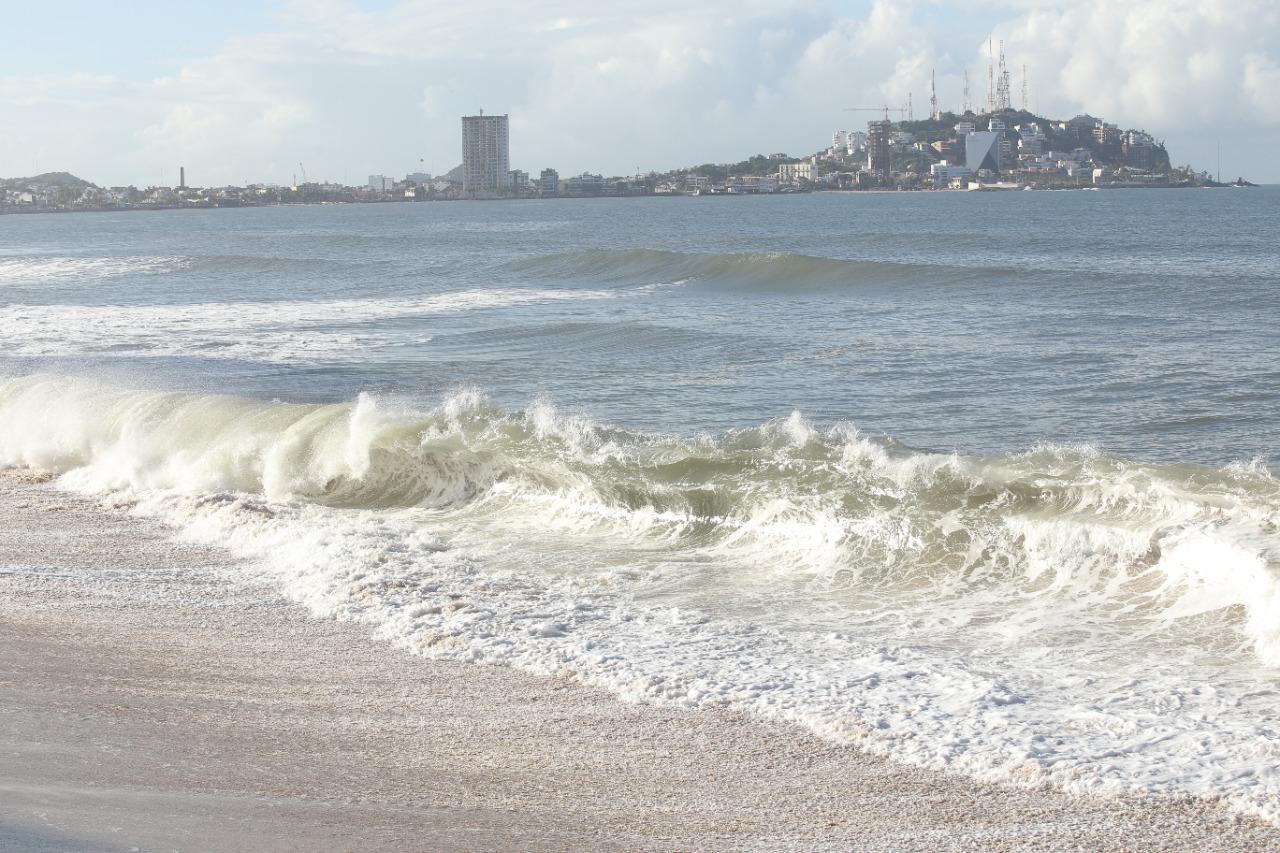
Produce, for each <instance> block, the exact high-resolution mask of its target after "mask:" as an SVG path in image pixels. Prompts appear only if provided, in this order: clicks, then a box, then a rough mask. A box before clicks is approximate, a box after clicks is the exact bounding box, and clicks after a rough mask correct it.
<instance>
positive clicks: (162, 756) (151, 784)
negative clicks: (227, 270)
mask: <svg viewBox="0 0 1280 853" xmlns="http://www.w3.org/2000/svg"><path fill="white" fill-rule="evenodd" d="M0 517H3V519H4V522H3V524H0V591H2V593H0V691H2V692H0V696H2V697H3V701H2V702H0V713H2V714H3V725H2V726H0V756H3V759H2V760H0V849H4V850H59V851H62V850H77V851H78V850H94V851H97V850H102V851H114V850H121V851H124V850H148V851H150V850H193V851H204V850H208V851H223V850H228V851H229V850H492V849H521V850H569V849H582V850H586V849H592V850H599V849H609V850H692V849H756V850H821V849H829V850H1059V849H1060V850H1075V849H1090V850H1175V849H1181V850H1192V849H1195V850H1246V849H1248V850H1262V849H1280V829H1277V828H1275V827H1272V826H1268V825H1265V824H1262V823H1258V822H1254V821H1252V820H1248V819H1242V818H1237V817H1233V816H1231V815H1228V814H1227V813H1226V812H1225V811H1224V810H1222V809H1220V808H1218V807H1216V806H1214V805H1213V804H1210V803H1205V802H1200V801H1181V802H1172V801H1157V800H1141V801H1139V800H1132V799H1125V800H1116V799H1077V798H1071V797H1068V796H1066V795H1063V794H1059V793H1055V792H1050V791H1027V790H1015V789H1007V788H997V787H992V786H986V785H981V784H977V783H974V782H972V781H969V780H966V779H963V778H959V777H953V776H948V775H944V774H941V773H936V772H931V771H924V770H920V769H917V768H912V767H907V766H903V765H899V764H895V763H892V762H889V761H886V760H883V759H880V758H876V757H870V756H867V755H865V754H862V753H859V752H857V751H854V750H852V749H849V748H846V747H841V746H838V745H833V744H830V743H826V742H823V741H821V740H819V739H817V738H815V737H812V736H809V735H808V734H806V733H805V732H803V731H801V730H799V729H798V728H793V727H790V726H787V725H782V724H773V723H761V722H756V721H752V720H746V719H741V718H738V717H734V716H732V715H728V714H724V713H716V712H692V711H680V710H671V709H658V708H652V707H646V706H637V705H629V704H624V703H621V702H618V701H616V700H615V699H613V698H612V697H610V696H609V695H607V694H605V693H603V692H600V691H597V690H593V689H590V688H586V687H583V686H581V685H579V684H575V683H569V682H566V681H558V680H554V679H540V678H535V677H531V676H528V675H524V674H522V673H519V672H514V671H511V670H506V669H500V668H494V667H488V666H480V665H466V664H452V663H439V662H432V661H428V660H424V659H419V658H415V657H413V656H410V655H408V654H405V653H403V652H400V651H397V650H395V649H393V648H391V647H390V646H388V645H386V644H384V643H381V642H379V641H377V640H376V639H374V638H372V637H370V636H368V635H367V630H366V629H364V628H362V627H360V626H357V625H352V624H342V623H338V622H334V621H327V620H318V619H314V618H311V617H310V616H309V615H308V614H307V613H306V612H304V611H303V610H301V609H300V608H299V607H298V606H296V605H293V604H291V603H289V602H287V601H284V600H282V599H281V598H279V597H278V596H276V595H275V594H274V593H273V592H272V591H270V590H267V589H248V590H246V588H245V587H244V586H243V585H240V586H233V585H232V584H229V583H228V582H227V579H228V578H229V577H232V576H234V573H235V572H236V565H235V563H234V562H233V561H232V560H231V559H230V558H229V557H228V556H226V555H224V554H221V553H218V552H215V551H211V550H207V549H201V548H197V547H193V546H188V545H183V544H177V543H175V542H174V541H173V539H172V538H171V535H170V532H169V531H168V530H166V529H164V528H162V527H160V526H159V525H158V524H155V523H152V522H149V521H146V520H141V519H138V518H135V517H131V516H130V515H129V514H128V513H127V512H126V511H125V510H123V509H115V508H105V507H101V506H98V505H97V504H96V503H94V502H93V501H90V500H87V499H84V498H81V497H77V496H73V495H69V494H67V493H64V492H61V491H58V490H57V489H56V487H55V485H54V484H51V483H48V482H41V478H39V477H35V476H33V475H30V474H26V473H22V472H15V471H8V472H2V473H0Z"/></svg>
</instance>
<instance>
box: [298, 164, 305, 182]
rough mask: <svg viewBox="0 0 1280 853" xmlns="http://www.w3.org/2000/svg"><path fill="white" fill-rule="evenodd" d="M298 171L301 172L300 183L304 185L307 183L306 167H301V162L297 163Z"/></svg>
mask: <svg viewBox="0 0 1280 853" xmlns="http://www.w3.org/2000/svg"><path fill="white" fill-rule="evenodd" d="M298 171H300V172H302V182H303V183H304V184H305V183H306V182H307V167H306V166H304V165H302V161H301V160H299V161H298Z"/></svg>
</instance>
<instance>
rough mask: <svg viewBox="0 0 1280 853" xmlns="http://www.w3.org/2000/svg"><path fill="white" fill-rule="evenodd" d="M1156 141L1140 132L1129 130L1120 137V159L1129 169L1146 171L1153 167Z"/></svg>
mask: <svg viewBox="0 0 1280 853" xmlns="http://www.w3.org/2000/svg"><path fill="white" fill-rule="evenodd" d="M1155 151H1156V141H1155V140H1154V139H1153V138H1152V137H1151V136H1150V135H1149V134H1146V133H1143V132H1142V131H1140V130H1129V131H1126V132H1125V133H1124V134H1123V135H1122V136H1121V147H1120V152H1121V157H1122V159H1123V161H1124V165H1126V166H1128V167H1129V168H1131V169H1142V170H1144V171H1145V170H1147V169H1151V168H1153V167H1154V166H1155V159H1156V158H1155Z"/></svg>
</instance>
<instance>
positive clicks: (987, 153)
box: [964, 130, 1001, 174]
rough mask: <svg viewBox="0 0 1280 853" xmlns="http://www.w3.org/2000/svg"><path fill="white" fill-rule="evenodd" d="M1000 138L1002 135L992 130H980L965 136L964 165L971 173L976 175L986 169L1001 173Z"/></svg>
mask: <svg viewBox="0 0 1280 853" xmlns="http://www.w3.org/2000/svg"><path fill="white" fill-rule="evenodd" d="M1000 137H1001V134H1000V133H997V132H994V131H990V130H979V131H975V132H973V133H969V134H966V135H965V137H964V164H965V166H966V167H968V169H969V171H971V172H973V173H975V174H976V173H978V172H980V171H982V170H983V169H986V170H989V171H991V172H995V173H999V171H1000Z"/></svg>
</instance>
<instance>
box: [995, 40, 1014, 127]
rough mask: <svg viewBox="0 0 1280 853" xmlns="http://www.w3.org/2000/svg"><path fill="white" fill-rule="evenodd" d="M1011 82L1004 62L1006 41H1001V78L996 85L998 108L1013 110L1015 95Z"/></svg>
mask: <svg viewBox="0 0 1280 853" xmlns="http://www.w3.org/2000/svg"><path fill="white" fill-rule="evenodd" d="M1010 88H1011V86H1010V82H1009V66H1008V65H1007V64H1005V61H1004V39H1001V40H1000V77H999V82H997V83H996V108H997V109H1001V110H1011V109H1013V93H1012V92H1011V91H1009V90H1010Z"/></svg>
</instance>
